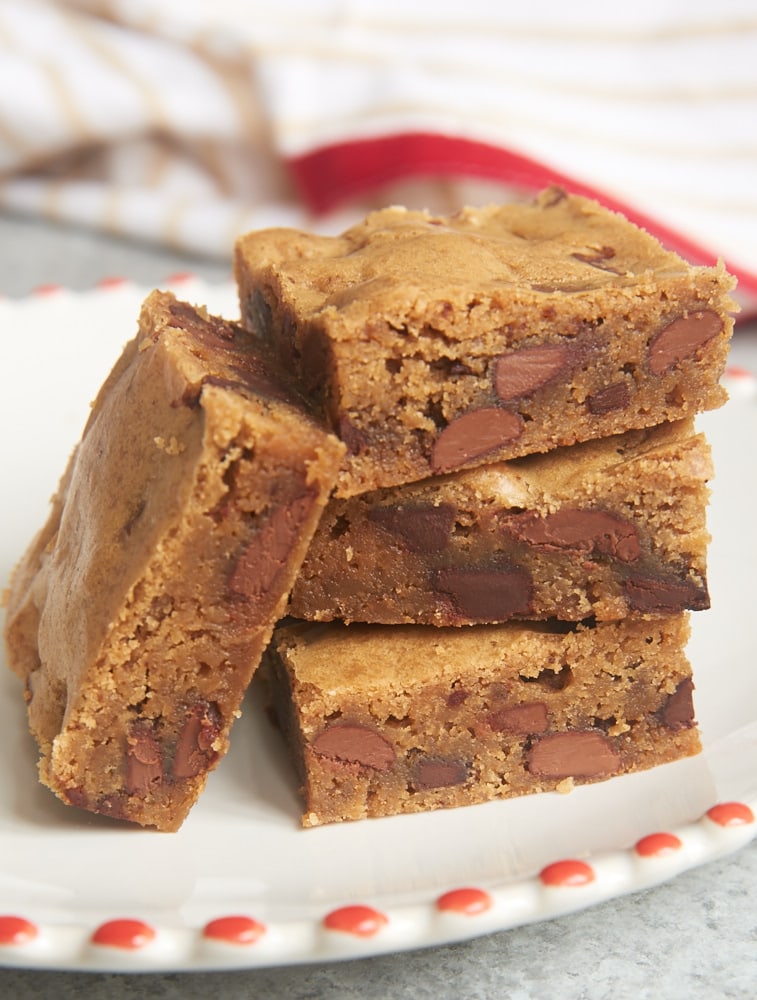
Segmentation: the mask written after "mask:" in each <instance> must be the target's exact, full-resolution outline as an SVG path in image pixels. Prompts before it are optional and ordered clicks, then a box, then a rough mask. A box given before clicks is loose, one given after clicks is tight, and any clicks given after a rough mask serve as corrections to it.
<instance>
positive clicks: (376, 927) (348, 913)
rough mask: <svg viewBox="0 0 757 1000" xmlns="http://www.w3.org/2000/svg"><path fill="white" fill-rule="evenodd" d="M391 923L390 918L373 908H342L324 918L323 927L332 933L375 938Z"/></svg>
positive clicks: (357, 906) (358, 906)
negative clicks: (375, 935)
mask: <svg viewBox="0 0 757 1000" xmlns="http://www.w3.org/2000/svg"><path fill="white" fill-rule="evenodd" d="M388 923H389V919H388V917H387V916H386V915H385V914H383V913H381V912H380V911H379V910H374V909H373V907H372V906H360V905H355V906H341V907H339V909H337V910H332V911H331V913H328V914H327V915H326V916H325V917H324V918H323V925H324V927H326V928H327V929H328V930H330V931H341V932H342V933H343V934H354V935H355V936H356V937H373V935H374V934H378V932H379V931H380V930H381V928H382V927H384V926H386V924H388Z"/></svg>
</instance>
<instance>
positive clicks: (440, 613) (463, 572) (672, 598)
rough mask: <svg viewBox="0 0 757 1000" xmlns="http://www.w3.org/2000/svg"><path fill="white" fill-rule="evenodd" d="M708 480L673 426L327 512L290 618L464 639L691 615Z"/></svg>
mask: <svg viewBox="0 0 757 1000" xmlns="http://www.w3.org/2000/svg"><path fill="white" fill-rule="evenodd" d="M711 476H712V463H711V456H710V450H709V446H708V445H707V442H706V440H705V438H704V436H703V435H702V434H696V433H695V432H694V430H693V424H692V422H691V421H683V422H680V423H676V424H665V425H661V426H659V427H657V428H653V429H650V430H644V431H630V432H628V433H626V434H624V435H616V436H613V437H609V438H602V439H601V440H599V441H591V442H586V443H584V444H579V445H574V446H572V447H570V448H564V449H558V450H556V451H553V452H551V453H550V454H549V455H534V456H528V457H526V458H522V459H514V460H512V461H510V462H503V463H498V464H495V465H491V466H481V467H479V468H477V469H472V470H469V471H465V472H459V473H451V474H449V475H447V476H440V477H435V478H433V479H428V480H424V481H422V482H421V483H416V484H411V485H410V486H406V487H396V488H394V489H386V490H377V491H375V492H373V493H367V494H363V495H362V496H359V497H351V498H349V499H334V500H332V501H331V502H330V503H329V504H328V505H327V507H326V510H325V511H324V514H323V517H322V519H321V522H320V524H319V526H318V530H317V531H316V534H315V535H314V537H313V541H312V543H311V545H310V548H309V550H308V554H307V556H306V558H305V561H304V562H303V565H302V567H301V570H300V573H299V575H298V577H297V580H296V581H295V586H294V589H293V592H292V596H291V599H290V603H289V611H290V614H292V615H294V616H295V617H297V618H303V619H307V620H313V621H331V620H333V619H343V620H346V621H359V622H377V623H384V624H401V623H418V624H430V625H462V624H474V623H478V622H484V621H489V622H496V621H506V620H508V619H510V618H518V619H531V620H534V619H545V618H552V617H556V618H559V619H561V620H564V621H565V620H568V621H571V620H572V621H580V620H581V619H584V618H588V617H590V616H594V617H595V618H597V619H598V620H612V619H619V618H623V617H625V616H626V615H628V614H629V613H634V612H645V613H648V612H658V613H659V612H665V611H667V612H676V611H681V610H685V609H687V608H688V609H691V610H694V609H697V610H701V609H702V608H705V607H707V606H708V603H709V599H708V591H707V581H706V555H707V544H708V541H709V534H708V532H707V528H706V523H705V510H706V504H707V499H708V495H709V491H708V487H707V482H708V480H709V479H710V478H711Z"/></svg>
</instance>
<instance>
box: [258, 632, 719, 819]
mask: <svg viewBox="0 0 757 1000" xmlns="http://www.w3.org/2000/svg"><path fill="white" fill-rule="evenodd" d="M687 636H688V620H687V618H686V616H685V615H683V614H681V615H673V616H667V617H664V618H657V619H648V620H640V619H626V620H625V621H623V622H617V623H604V624H600V625H596V627H594V628H590V627H585V626H576V627H575V628H573V629H570V630H566V629H564V628H559V627H556V626H555V625H554V624H552V625H548V624H544V625H542V626H535V625H518V624H514V623H509V624H505V625H494V626H486V625H480V626H472V627H470V628H465V629H459V628H452V629H438V628H434V627H432V626H420V625H419V626H414V625H409V626H402V625H400V626H380V625H372V626H371V625H352V626H345V625H341V624H313V623H298V624H292V625H280V626H279V627H278V628H277V630H276V632H275V634H274V640H273V643H272V645H271V647H269V651H268V652H267V653H266V659H265V664H264V667H263V671H264V674H261V675H264V676H265V678H266V680H267V681H268V683H269V684H270V686H271V691H272V695H271V697H272V701H273V705H274V710H275V713H276V716H277V718H278V720H279V722H280V724H281V726H282V729H283V731H284V734H285V737H286V741H287V744H288V747H289V749H290V751H291V753H292V756H293V759H294V762H295V765H296V768H297V772H298V776H299V781H300V785H301V789H302V796H303V801H304V814H303V817H302V822H303V824H304V825H305V826H316V825H319V824H322V823H333V822H339V821H341V820H355V819H361V818H365V817H373V816H386V815H392V814H395V813H410V812H419V811H423V810H430V809H439V808H448V807H452V806H463V805H468V804H471V803H478V802H483V801H487V800H490V799H498V798H507V797H511V796H516V795H523V794H526V793H530V792H541V791H549V790H555V789H557V790H560V791H566V790H568V789H569V788H570V787H571V786H572V785H573V784H583V783H587V782H594V781H601V780H603V779H605V778H609V777H611V776H613V775H619V774H625V773H628V772H631V771H638V770H642V769H645V768H649V767H652V766H654V765H657V764H662V763H666V762H669V761H673V760H676V759H679V758H682V757H686V756H690V755H693V754H695V753H697V752H698V751H699V749H700V742H699V736H698V732H697V728H696V724H695V721H694V707H693V697H692V692H693V684H692V679H691V671H690V667H689V664H688V661H687V659H686V656H685V653H684V645H685V642H686V639H687Z"/></svg>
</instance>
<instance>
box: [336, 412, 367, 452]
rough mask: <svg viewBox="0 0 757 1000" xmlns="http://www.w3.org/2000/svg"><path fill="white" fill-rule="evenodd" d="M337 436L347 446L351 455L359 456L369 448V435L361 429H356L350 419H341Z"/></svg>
mask: <svg viewBox="0 0 757 1000" xmlns="http://www.w3.org/2000/svg"><path fill="white" fill-rule="evenodd" d="M337 434H338V435H339V437H340V439H341V440H342V441H343V442H344V444H345V445H346V446H347V451H348V452H349V453H350V455H359V454H360V453H361V452H363V451H365V449H366V448H367V447H368V437H367V435H366V434H365V432H364V431H362V430H361V429H360V428H359V427H356V426H355V424H353V422H352V421H351V420H350V419H349V417H341V418H340V420H339V427H338V428H337Z"/></svg>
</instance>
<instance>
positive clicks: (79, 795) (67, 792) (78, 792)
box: [63, 786, 89, 809]
mask: <svg viewBox="0 0 757 1000" xmlns="http://www.w3.org/2000/svg"><path fill="white" fill-rule="evenodd" d="M63 797H64V798H65V799H66V801H67V802H69V803H70V804H71V805H72V806H76V808H77V809H89V796H88V795H87V793H86V792H85V791H84V789H83V788H80V787H78V786H77V787H76V788H66V789H64V790H63Z"/></svg>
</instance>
